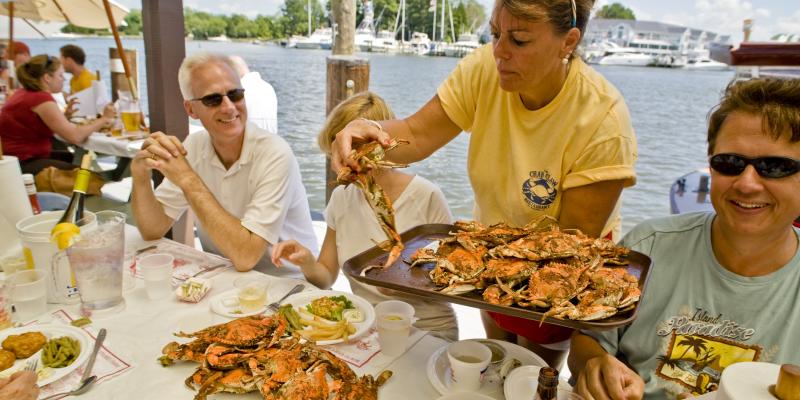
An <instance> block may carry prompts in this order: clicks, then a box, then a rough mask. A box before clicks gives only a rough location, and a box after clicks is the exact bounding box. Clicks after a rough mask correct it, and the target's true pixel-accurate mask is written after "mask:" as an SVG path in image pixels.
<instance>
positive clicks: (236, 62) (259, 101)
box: [230, 56, 278, 134]
mask: <svg viewBox="0 0 800 400" xmlns="http://www.w3.org/2000/svg"><path fill="white" fill-rule="evenodd" d="M230 60H231V62H232V63H233V66H234V67H235V68H236V73H237V74H239V79H240V80H241V81H242V87H243V88H244V100H245V103H247V120H248V121H250V122H252V123H254V124H256V125H258V127H259V128H261V129H263V130H265V131H267V132H270V133H274V134H277V133H278V97H277V96H275V89H273V88H272V85H270V84H269V83H268V82H267V81H265V80H263V79H261V74H260V73H258V72H256V71H250V69H249V68H248V67H247V63H246V62H245V61H244V59H242V57H239V56H230Z"/></svg>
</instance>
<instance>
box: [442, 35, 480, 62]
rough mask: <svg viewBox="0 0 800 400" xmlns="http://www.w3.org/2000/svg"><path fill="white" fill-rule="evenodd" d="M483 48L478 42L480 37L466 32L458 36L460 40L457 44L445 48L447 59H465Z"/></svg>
mask: <svg viewBox="0 0 800 400" xmlns="http://www.w3.org/2000/svg"><path fill="white" fill-rule="evenodd" d="M478 47H481V43H480V42H479V41H478V35H476V34H474V33H472V32H466V33H462V34H460V35H458V40H456V42H455V43H450V44H448V45H445V46H444V55H445V56H447V57H464V56H465V55H467V54H469V53H472V52H473V51H475V49H477V48H478Z"/></svg>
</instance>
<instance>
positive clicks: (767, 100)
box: [708, 78, 800, 155]
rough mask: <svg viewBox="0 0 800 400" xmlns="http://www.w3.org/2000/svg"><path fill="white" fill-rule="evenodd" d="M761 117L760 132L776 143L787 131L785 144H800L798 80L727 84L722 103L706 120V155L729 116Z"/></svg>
mask: <svg viewBox="0 0 800 400" xmlns="http://www.w3.org/2000/svg"><path fill="white" fill-rule="evenodd" d="M737 111H738V112H743V113H747V114H752V115H757V116H759V117H761V122H762V124H763V126H762V129H763V130H764V132H766V133H767V134H768V135H770V137H772V138H774V139H778V138H780V137H781V135H783V134H784V133H786V131H787V130H788V131H790V132H791V135H790V137H789V141H791V142H798V141H800V79H777V78H762V79H751V80H748V81H740V82H731V83H730V84H729V85H728V87H727V88H726V89H725V94H724V95H723V96H722V101H721V102H720V103H719V104H718V105H717V106H716V107H714V108H713V109H712V110H711V113H710V114H709V118H708V154H709V155H711V154H713V152H714V146H715V145H716V142H717V137H718V136H719V130H720V128H721V127H722V124H723V123H724V122H725V119H726V118H727V117H728V115H730V114H731V113H733V112H737Z"/></svg>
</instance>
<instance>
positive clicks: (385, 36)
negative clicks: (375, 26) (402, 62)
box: [376, 30, 400, 53]
mask: <svg viewBox="0 0 800 400" xmlns="http://www.w3.org/2000/svg"><path fill="white" fill-rule="evenodd" d="M395 36H397V35H396V34H395V32H392V31H389V30H381V31H378V37H377V38H376V40H377V41H378V43H379V44H380V46H381V47H382V48H383V51H385V52H387V53H397V52H399V51H400V44H399V43H398V42H397V39H395Z"/></svg>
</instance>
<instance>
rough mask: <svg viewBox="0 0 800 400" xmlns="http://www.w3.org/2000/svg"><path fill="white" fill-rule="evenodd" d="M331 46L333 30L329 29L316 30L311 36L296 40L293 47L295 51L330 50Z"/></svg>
mask: <svg viewBox="0 0 800 400" xmlns="http://www.w3.org/2000/svg"><path fill="white" fill-rule="evenodd" d="M332 44H333V30H332V29H331V28H317V29H316V30H314V33H312V34H311V36H309V37H305V36H301V37H299V38H297V40H296V41H295V45H294V47H295V48H296V49H322V50H330V48H331V46H332ZM287 47H288V46H287Z"/></svg>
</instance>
